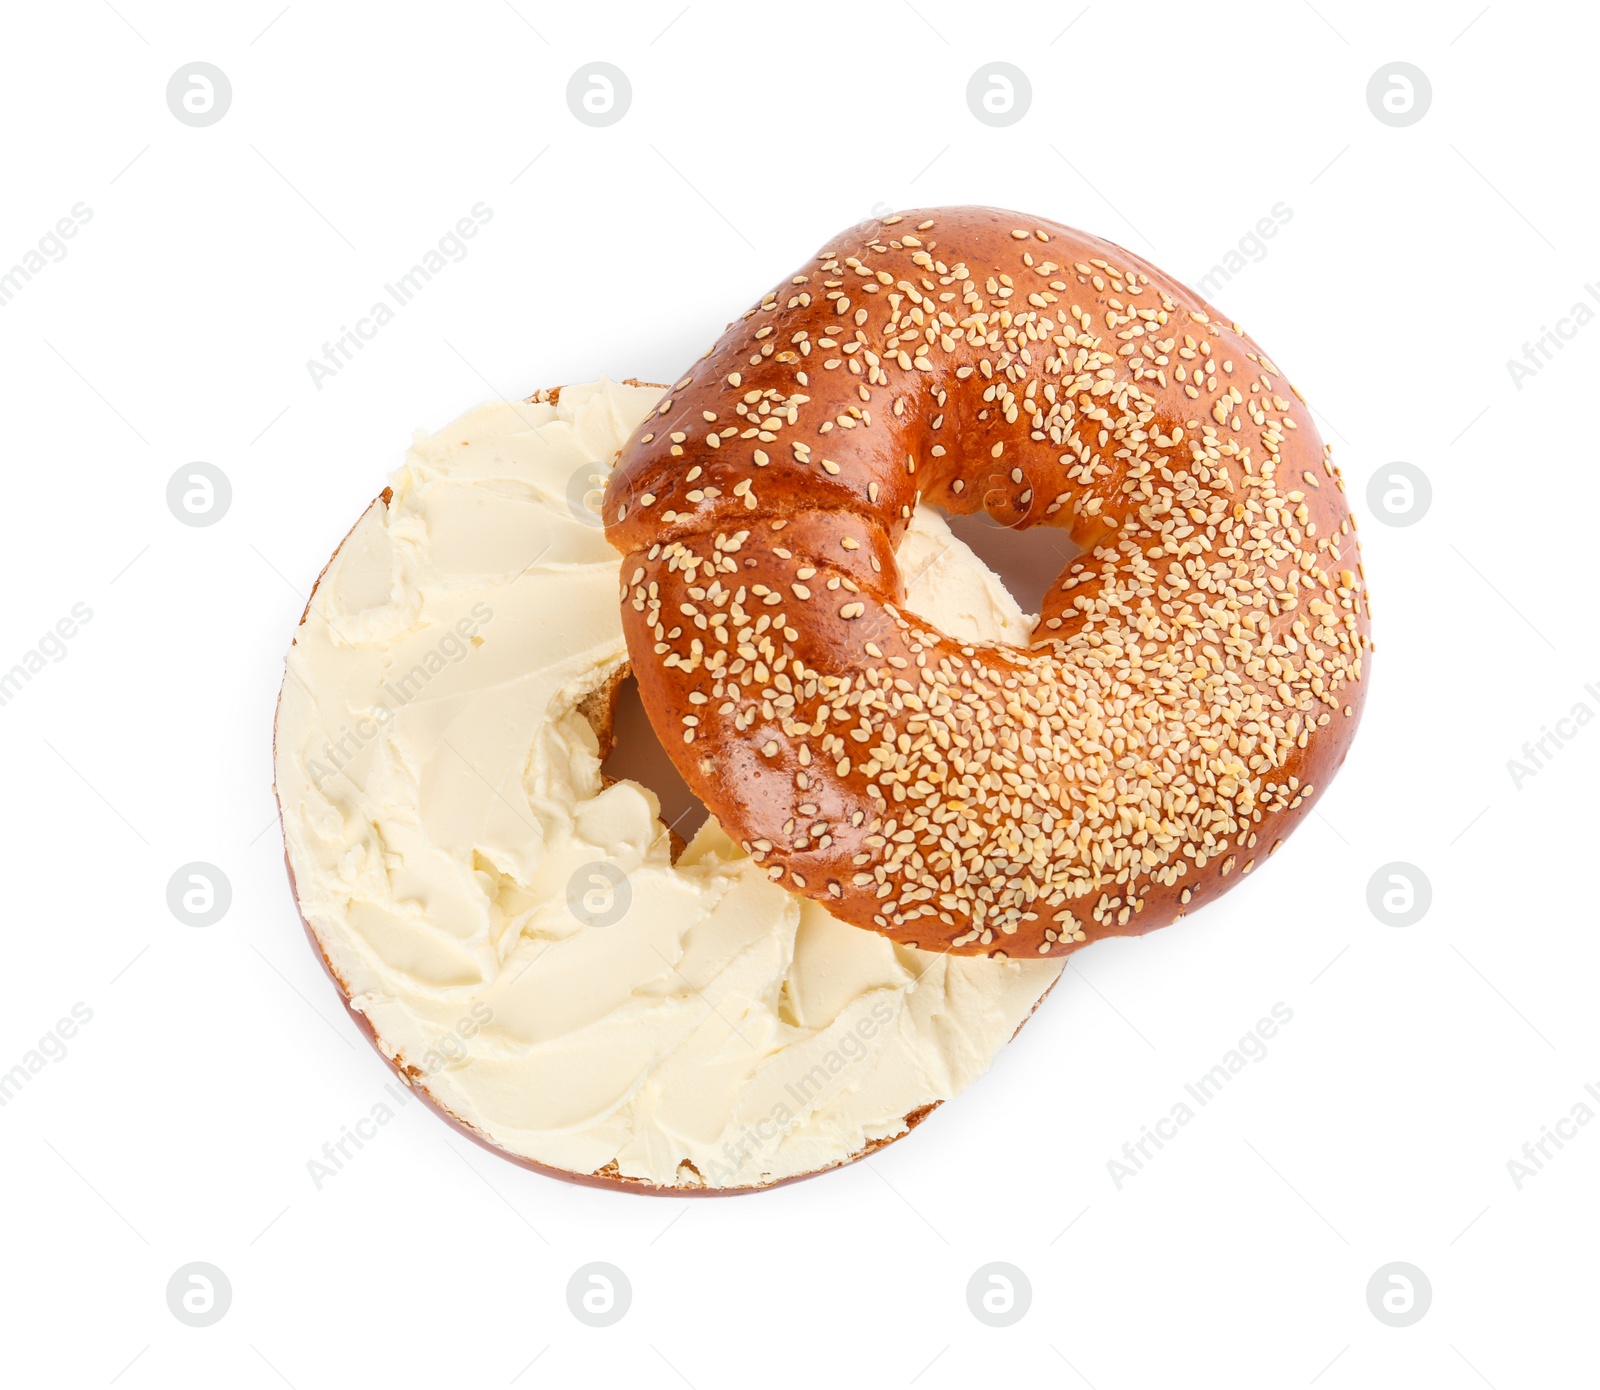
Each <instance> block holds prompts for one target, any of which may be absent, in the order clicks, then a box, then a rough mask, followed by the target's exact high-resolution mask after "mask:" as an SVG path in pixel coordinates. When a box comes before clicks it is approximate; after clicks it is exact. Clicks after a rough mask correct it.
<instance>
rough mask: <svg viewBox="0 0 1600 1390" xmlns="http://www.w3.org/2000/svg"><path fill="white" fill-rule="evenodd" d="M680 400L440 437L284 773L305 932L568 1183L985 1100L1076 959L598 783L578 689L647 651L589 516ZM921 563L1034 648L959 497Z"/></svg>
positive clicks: (315, 606) (962, 611)
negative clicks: (822, 900) (759, 859)
mask: <svg viewBox="0 0 1600 1390" xmlns="http://www.w3.org/2000/svg"><path fill="white" fill-rule="evenodd" d="M659 395H660V392H659V391H658V390H657V389H655V388H649V387H633V386H620V385H617V384H615V383H612V382H607V381H601V382H599V383H596V384H594V385H589V386H574V387H567V388H565V389H564V390H563V391H562V392H561V394H560V398H559V401H558V402H555V403H549V402H541V403H537V404H522V405H514V406H513V405H507V404H495V405H487V406H484V407H482V408H480V409H478V410H474V411H472V412H470V413H468V414H467V415H465V416H463V417H462V418H461V419H460V420H458V421H456V422H455V423H454V424H452V425H450V426H448V427H447V428H446V429H444V430H442V431H441V432H440V433H439V434H437V435H435V436H433V437H432V438H423V437H418V439H417V440H416V441H415V442H414V444H413V445H412V448H411V451H410V452H409V454H408V455H407V457H406V460H405V463H404V465H403V466H402V467H401V469H400V470H399V471H398V472H397V473H396V474H395V475H394V477H393V479H392V480H391V487H392V490H393V495H392V499H391V501H390V503H389V505H388V506H387V507H384V506H382V505H377V506H374V507H373V508H372V509H371V510H369V511H368V512H367V513H366V514H365V515H364V516H363V517H362V519H361V521H360V522H359V523H358V524H357V526H356V528H355V529H354V530H353V531H352V532H351V534H350V536H349V537H348V539H347V540H346V541H345V543H344V545H343V546H342V547H341V549H340V550H339V552H338V554H337V555H336V556H335V557H334V559H333V561H332V562H331V564H330V565H329V567H328V570H327V573H326V574H325V575H324V577H323V579H322V581H321V584H320V586H319V587H318V589H317V592H316V594H315V596H314V598H313V601H312V604H311V609H310V611H309V613H308V614H307V616H306V619H305V622H304V624H303V626H302V627H301V628H300V629H299V632H298V634H297V638H296V642H295V645H294V646H293V648H292V649H291V651H290V653H289V658H288V672H287V677H286V679H285V682H284V687H283V694H282V697H281V700H280V704H279V710H278V723H277V747H276V760H277V788H278V794H279V799H280V803H281V806H282V810H283V826H284V835H285V840H286V843H287V847H288V854H289V861H290V865H291V867H292V869H293V872H294V877H295V882H296V886H297V891H298V894H299V899H300V906H301V910H302V912H303V914H304V916H305V918H306V920H307V922H308V923H310V925H311V927H312V929H313V931H314V932H315V934H316V936H317V939H318V941H319V943H320V944H321V946H322V949H323V951H324V953H325V954H326V956H327V958H328V960H329V962H330V963H331V964H332V966H333V968H334V970H335V971H336V972H337V974H338V976H339V978H340V979H341V980H342V981H343V982H344V984H345V986H346V988H347V989H348V991H349V995H350V1001H351V1004H352V1006H353V1007H354V1008H355V1009H356V1010H358V1011H359V1012H360V1013H362V1014H364V1015H365V1016H366V1017H367V1018H368V1019H369V1020H370V1022H371V1023H372V1026H373V1029H374V1032H375V1033H376V1036H377V1037H378V1039H379V1042H380V1045H381V1046H382V1048H383V1049H384V1051H385V1053H386V1054H387V1055H388V1056H390V1057H391V1058H393V1059H394V1060H395V1061H396V1062H397V1063H399V1064H400V1065H401V1066H403V1067H406V1068H408V1069H409V1070H410V1072H411V1074H412V1075H413V1076H414V1077H416V1078H417V1084H419V1085H422V1086H425V1087H426V1088H427V1089H428V1090H429V1092H430V1093H431V1094H432V1095H433V1097H434V1098H435V1099H436V1100H437V1101H438V1102H439V1103H440V1104H441V1105H442V1106H443V1107H444V1108H445V1109H446V1110H448V1111H449V1112H450V1113H452V1114H453V1115H455V1116H456V1117H457V1118H458V1119H460V1120H461V1121H463V1122H464V1123H465V1124H467V1125H469V1126H471V1127H472V1128H473V1129H475V1130H476V1131H478V1132H479V1133H481V1134H482V1135H483V1136H485V1137H486V1138H487V1139H489V1140H490V1141H491V1142H493V1143H494V1144H496V1145H498V1146H499V1147H500V1148H502V1149H504V1150H506V1151H507V1152H509V1153H511V1154H514V1155H517V1156H519V1157H524V1158H528V1159H531V1160H533V1161H535V1162H538V1163H542V1164H546V1165H549V1166H551V1167H555V1168H559V1169H563V1170H567V1171H570V1172H574V1173H581V1174H587V1173H594V1172H598V1171H601V1170H605V1171H608V1172H615V1173H620V1174H621V1175H623V1176H625V1177H630V1178H638V1179H642V1180H645V1181H648V1182H650V1183H654V1184H656V1185H659V1186H699V1185H702V1184H704V1185H706V1186H711V1187H737V1186H750V1185H758V1184H762V1183H766V1182H770V1181H774V1180H776V1179H780V1178H786V1177H792V1176H796V1175H799V1174H804V1173H809V1172H814V1171H816V1170H818V1169H821V1168H826V1167H829V1166H830V1165H833V1164H836V1163H840V1162H843V1161H844V1160H846V1159H848V1158H850V1157H852V1156H853V1155H855V1154H857V1153H858V1152H860V1151H861V1150H862V1149H863V1148H864V1147H865V1146H866V1145H867V1144H869V1143H870V1142H871V1141H873V1140H876V1139H886V1138H891V1137H893V1136H895V1135H897V1134H900V1133H902V1132H904V1130H905V1128H906V1122H905V1117H906V1115H908V1114H909V1113H911V1112H913V1111H916V1110H918V1109H920V1108H921V1107H923V1106H926V1105H929V1104H931V1103H933V1102H935V1101H940V1100H946V1099H948V1098H950V1097H952V1096H954V1095H956V1094H958V1093H959V1092H960V1091H962V1090H964V1089H965V1088H966V1087H967V1086H968V1085H969V1084H970V1083H971V1082H972V1081H973V1080H974V1079H975V1078H976V1077H978V1076H979V1075H980V1074H982V1072H984V1071H985V1070H986V1069H987V1068H988V1066H989V1064H990V1062H991V1061H992V1060H993V1059H994V1056H995V1054H996V1053H997V1052H998V1051H999V1050H1000V1048H1001V1047H1003V1046H1004V1045H1005V1043H1006V1042H1007V1041H1008V1040H1009V1039H1010V1037H1011V1036H1012V1034H1013V1033H1014V1032H1015V1031H1016V1029H1017V1027H1018V1026H1019V1025H1020V1024H1021V1023H1022V1021H1023V1020H1024V1019H1026V1018H1027V1016H1028V1014H1029V1013H1030V1012H1031V1011H1032V1009H1033V1007H1034V1005H1035V1004H1036V1003H1037V1002H1038V1000H1039V999H1040V997H1041V996H1042V995H1043V994H1044V992H1045V991H1046V990H1047V989H1048V988H1049V987H1050V985H1051V984H1052V983H1053V982H1054V981H1055V979H1056V977H1057V976H1058V975H1059V974H1060V971H1061V962H1060V961H1050V960H1044V961H1039V960H1033V961H994V960H987V959H982V958H979V959H973V958H967V957H951V956H943V955H939V954H936V953H932V952H926V951H919V950H915V949H911V948H908V947H903V946H897V945H895V944H894V943H892V942H890V941H888V940H887V939H886V938H883V937H880V936H877V935H875V934H874V933H871V932H867V931H863V930H860V929H858V928H856V927H853V926H850V925H847V924H845V923H842V922H839V921H838V920H836V919H835V918H833V917H831V916H830V915H829V914H828V912H827V911H826V909H824V908H823V907H821V906H820V905H818V904H816V903H812V902H810V901H808V900H805V899H802V898H798V897H795V896H793V895H791V894H789V893H787V892H785V891H784V890H783V889H781V888H779V887H777V886H775V885H774V884H772V883H771V882H769V881H768V879H767V877H766V875H765V874H764V873H763V872H762V870H761V869H759V868H758V867H757V866H756V865H755V864H754V863H753V862H752V861H751V860H750V859H748V858H747V857H745V856H744V855H743V854H742V853H741V852H740V850H739V849H738V847H737V846H736V845H735V844H733V843H732V842H731V841H730V840H729V839H728V837H727V836H726V835H725V834H723V833H722V831H721V829H720V827H718V826H717V825H716V824H715V822H708V823H707V824H706V825H705V826H704V827H703V828H702V829H701V830H700V831H699V833H698V834H696V835H695V836H694V838H693V840H692V842H691V843H690V844H689V847H688V848H687V850H685V851H684V853H683V854H682V855H681V856H680V857H679V859H678V861H677V862H676V863H673V862H672V858H671V841H670V838H669V836H668V834H667V831H666V828H665V827H664V826H663V825H662V823H661V820H660V818H659V815H658V810H659V807H658V804H657V800H656V797H655V795H654V793H652V792H651V791H650V790H649V789H648V788H646V787H643V786H640V785H638V784H637V783H633V782H628V781H620V782H616V783H613V784H612V785H611V786H606V785H604V779H603V778H602V776H601V770H600V759H599V744H598V740H597V738H596V735H595V732H594V730H593V728H592V727H591V726H590V724H589V722H588V721H587V719H586V718H585V717H584V716H583V715H582V714H581V713H579V710H578V706H579V705H580V703H581V702H582V700H583V699H584V697H585V696H586V695H588V694H589V693H591V692H593V691H595V690H596V689H598V688H600V687H602V686H604V685H605V684H606V683H607V682H608V681H609V680H610V679H611V678H612V677H613V676H614V675H615V674H616V673H617V672H618V671H619V670H620V669H621V668H622V667H623V665H624V664H625V662H626V660H627V650H626V647H625V645H624V642H623V637H622V627H621V621H620V617H619V612H618V600H617V594H618V587H619V582H620V575H619V564H620V561H619V557H618V555H617V554H616V552H615V551H614V550H612V549H611V547H610V546H609V545H608V544H607V542H606V539H605V536H604V534H603V533H602V531H601V529H600V526H599V519H598V517H597V516H596V515H595V514H594V512H593V511H592V510H591V508H592V507H593V505H594V504H595V503H596V502H597V500H598V488H599V487H600V486H601V484H602V483H603V479H604V475H605V473H606V470H607V469H609V467H610V465H611V462H612V460H613V459H614V458H615V457H616V454H617V451H618V450H619V449H620V448H621V446H622V444H623V442H624V441H625V440H626V438H627V437H628V435H629V434H630V433H631V432H632V430H633V428H634V426H635V425H636V424H637V423H638V422H639V421H640V420H642V419H643V418H644V417H645V416H646V415H647V414H648V413H649V411H650V409H651V408H652V406H653V405H654V404H655V402H656V401H657V399H658V398H659ZM900 560H901V564H902V569H903V571H904V572H905V573H906V575H907V576H908V580H909V581H910V587H909V591H908V606H909V607H911V608H913V609H914V610H915V611H916V612H918V613H920V614H921V615H922V616H924V617H926V618H927V619H929V620H930V621H931V622H934V623H936V624H937V625H938V626H940V627H942V628H943V629H944V630H946V631H948V632H950V633H952V634H954V635H958V636H964V637H967V638H969V639H971V640H975V641H1006V642H1011V643H1014V644H1016V645H1026V640H1027V636H1028V633H1029V631H1030V630H1031V628H1032V626H1033V621H1032V619H1031V618H1030V617H1028V616H1027V615H1025V614H1023V613H1022V612H1021V611H1020V609H1019V608H1018V606H1017V604H1016V602H1015V601H1014V600H1013V599H1012V598H1011V596H1010V595H1009V594H1008V593H1007V592H1006V591H1005V589H1004V587H1003V586H1002V585H1001V584H1000V582H999V581H998V580H997V579H996V578H995V577H994V575H993V574H991V573H990V572H989V571H988V570H987V569H986V568H985V567H984V566H983V565H982V564H981V562H979V561H978V560H977V559H976V557H974V556H973V555H972V554H971V552H970V551H969V550H967V548H966V547H965V546H964V545H962V544H961V542H960V541H959V540H957V539H955V538H954V537H953V536H951V535H950V533H949V530H948V528H947V527H946V526H945V525H944V522H943V520H942V519H941V518H940V517H939V515H938V514H937V513H935V512H931V511H926V510H920V509H919V511H918V513H917V515H916V517H915V518H914V520H913V524H912V526H911V529H910V531H909V532H908V534H907V536H906V539H905V541H904V543H903V544H902V547H901V551H900ZM686 1164H687V1165H692V1170H691V1169H690V1168H688V1167H685V1165H686ZM612 1165H614V1167H613V1166H612ZM697 1175H698V1176H697Z"/></svg>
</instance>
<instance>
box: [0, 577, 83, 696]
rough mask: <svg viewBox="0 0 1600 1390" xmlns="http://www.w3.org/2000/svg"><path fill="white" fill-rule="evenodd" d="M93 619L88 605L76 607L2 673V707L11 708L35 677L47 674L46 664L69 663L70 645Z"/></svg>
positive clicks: (77, 604) (0, 675) (0, 691)
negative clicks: (24, 687) (12, 703)
mask: <svg viewBox="0 0 1600 1390" xmlns="http://www.w3.org/2000/svg"><path fill="white" fill-rule="evenodd" d="M93 617H94V609H92V608H91V607H89V605H88V604H87V603H75V604H73V605H72V608H71V610H70V611H69V612H68V613H67V615H66V616H65V617H63V618H59V619H57V620H56V624H55V626H54V627H52V628H51V629H50V630H49V631H48V632H46V633H45V634H44V636H43V637H41V638H40V639H39V640H38V642H37V643H35V644H34V646H33V647H31V648H30V649H29V650H28V651H25V652H23V654H22V656H21V658H20V659H19V660H18V661H17V662H16V663H15V664H14V665H13V666H12V667H11V669H10V670H9V671H0V706H5V705H9V704H10V703H11V702H12V701H13V700H15V699H16V698H17V696H18V695H20V694H21V693H22V688H23V686H25V685H27V684H28V682H30V681H31V680H32V679H33V678H34V677H35V676H37V675H38V674H39V673H40V672H41V671H43V670H44V668H45V665H46V663H49V664H50V665H53V666H56V665H60V664H61V662H63V661H65V660H66V659H67V652H68V650H69V649H68V647H67V643H68V642H70V641H71V640H72V639H73V638H74V637H76V636H77V635H78V633H79V631H81V630H82V628H83V626H84V625H85V624H86V623H88V622H89V621H90V620H91V619H92V618H93Z"/></svg>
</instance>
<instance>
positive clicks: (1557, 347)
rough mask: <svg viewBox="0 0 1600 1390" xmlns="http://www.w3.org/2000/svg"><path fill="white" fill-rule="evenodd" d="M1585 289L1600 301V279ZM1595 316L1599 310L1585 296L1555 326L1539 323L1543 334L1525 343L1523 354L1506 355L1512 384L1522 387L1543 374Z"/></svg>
mask: <svg viewBox="0 0 1600 1390" xmlns="http://www.w3.org/2000/svg"><path fill="white" fill-rule="evenodd" d="M1583 292H1584V293H1585V294H1587V295H1588V296H1589V298H1590V299H1592V300H1594V301H1595V303H1597V304H1600V281H1595V282H1592V283H1590V284H1587V285H1585V286H1584V287H1583ZM1594 320H1595V311H1594V309H1593V308H1591V307H1590V306H1589V305H1588V304H1585V303H1584V302H1583V300H1581V299H1580V300H1578V301H1577V302H1576V303H1574V304H1573V306H1572V308H1570V309H1569V310H1567V312H1566V313H1565V314H1563V315H1562V316H1561V317H1560V318H1558V319H1557V320H1556V324H1555V327H1554V328H1551V327H1550V325H1549V324H1547V323H1541V324H1540V325H1539V336H1538V337H1537V338H1535V339H1534V340H1533V341H1532V342H1529V343H1524V344H1523V345H1522V357H1521V359H1520V360H1518V359H1517V358H1515V357H1508V358H1507V359H1506V371H1507V372H1508V373H1510V375H1511V384H1512V385H1513V386H1515V387H1516V388H1517V390H1519V391H1520V390H1522V383H1523V382H1525V381H1528V380H1530V379H1531V378H1533V377H1536V376H1538V375H1539V373H1540V372H1542V371H1543V370H1544V369H1545V368H1546V367H1547V366H1549V365H1550V363H1552V362H1553V361H1555V356H1556V353H1558V352H1564V351H1566V346H1567V344H1568V343H1570V342H1571V341H1572V340H1573V339H1574V338H1576V337H1577V336H1578V330H1579V329H1582V328H1587V327H1588V326H1589V325H1590V324H1591V323H1593V322H1594Z"/></svg>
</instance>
